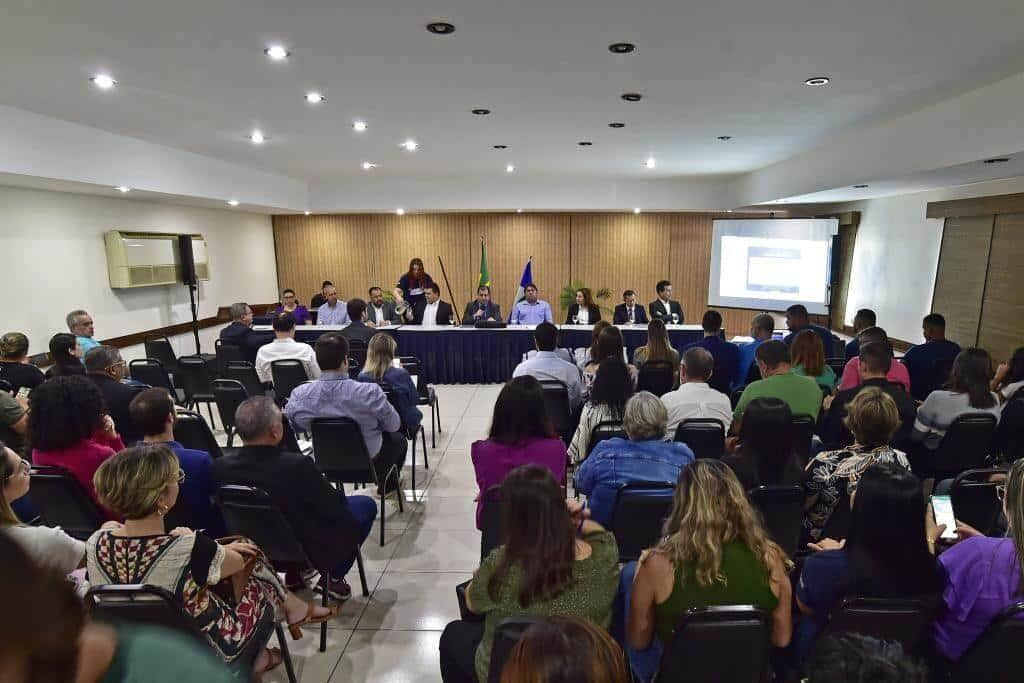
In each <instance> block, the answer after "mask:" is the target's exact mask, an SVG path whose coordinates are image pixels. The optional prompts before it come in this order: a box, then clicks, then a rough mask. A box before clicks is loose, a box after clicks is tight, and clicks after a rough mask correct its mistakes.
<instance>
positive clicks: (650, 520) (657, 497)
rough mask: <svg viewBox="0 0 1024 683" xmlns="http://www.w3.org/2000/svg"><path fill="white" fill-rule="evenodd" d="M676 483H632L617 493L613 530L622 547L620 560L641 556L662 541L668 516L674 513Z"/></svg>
mask: <svg viewBox="0 0 1024 683" xmlns="http://www.w3.org/2000/svg"><path fill="white" fill-rule="evenodd" d="M675 490H676V487H675V484H667V483H665V482H660V481H659V482H630V483H629V484H626V485H625V486H623V487H622V488H620V489H619V490H618V493H616V495H615V509H614V511H613V512H612V521H611V531H612V533H613V534H614V535H615V541H616V542H617V543H618V546H619V561H620V562H629V561H630V560H636V559H639V558H640V553H641V552H643V551H644V550H645V549H647V548H650V547H651V546H653V545H654V544H656V543H657V542H658V540H659V539H660V538H661V536H662V527H663V526H664V523H665V518H666V517H668V516H669V515H670V514H671V513H672V500H673V497H674V496H675Z"/></svg>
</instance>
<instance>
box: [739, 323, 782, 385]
mask: <svg viewBox="0 0 1024 683" xmlns="http://www.w3.org/2000/svg"><path fill="white" fill-rule="evenodd" d="M774 332H775V319H774V318H772V317H771V316H770V315H768V314H767V313H760V314H758V315H755V316H754V319H753V320H751V321H750V336H751V337H753V338H754V341H752V342H745V343H743V344H737V346H738V347H740V364H739V372H737V373H736V381H735V382H734V383H733V385H732V389H733V390H734V391H735V390H736V389H739V388H740V387H742V386H746V384H747V375H748V374H750V368H751V367H753V365H754V355H755V354H756V353H757V347H758V346H760V345H761V344H763V343H764V342H766V341H768V340H769V339H771V338H772V334H773V333H774Z"/></svg>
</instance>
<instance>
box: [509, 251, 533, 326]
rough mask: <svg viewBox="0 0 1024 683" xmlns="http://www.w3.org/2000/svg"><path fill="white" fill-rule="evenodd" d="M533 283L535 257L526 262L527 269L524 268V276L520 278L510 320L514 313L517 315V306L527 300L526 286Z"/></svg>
mask: <svg viewBox="0 0 1024 683" xmlns="http://www.w3.org/2000/svg"><path fill="white" fill-rule="evenodd" d="M531 282H533V257H532V256H531V257H530V259H529V260H528V261H527V262H526V267H525V268H523V276H522V277H521V278H519V289H517V290H516V300H515V301H513V302H512V310H511V311H510V312H509V316H508V319H509V320H512V313H515V310H516V306H517V305H518V304H519V302H520V301H524V300H525V299H526V285H528V284H530V283H531Z"/></svg>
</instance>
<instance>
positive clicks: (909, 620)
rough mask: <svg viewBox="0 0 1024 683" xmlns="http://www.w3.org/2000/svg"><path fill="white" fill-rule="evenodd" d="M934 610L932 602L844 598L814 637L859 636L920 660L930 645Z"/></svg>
mask: <svg viewBox="0 0 1024 683" xmlns="http://www.w3.org/2000/svg"><path fill="white" fill-rule="evenodd" d="M936 607H937V603H936V602H934V601H925V600H914V599H908V598H869V597H863V596H848V597H845V598H843V600H842V601H841V602H840V603H839V605H838V606H837V607H835V608H833V610H832V612H831V614H830V615H829V620H828V623H826V624H825V627H824V628H823V629H822V632H821V634H820V635H819V636H818V637H819V638H821V637H824V636H826V635H827V634H829V633H862V634H864V635H867V636H871V637H873V638H878V639H879V640H894V641H896V642H898V643H899V644H900V645H902V646H903V651H904V652H906V653H907V654H908V655H913V656H922V655H924V654H926V653H927V651H928V647H929V645H930V643H931V635H932V621H933V620H934V618H935V612H936Z"/></svg>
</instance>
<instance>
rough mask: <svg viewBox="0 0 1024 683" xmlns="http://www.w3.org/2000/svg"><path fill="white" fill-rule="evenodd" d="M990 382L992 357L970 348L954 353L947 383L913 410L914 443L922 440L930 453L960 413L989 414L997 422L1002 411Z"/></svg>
mask: <svg viewBox="0 0 1024 683" xmlns="http://www.w3.org/2000/svg"><path fill="white" fill-rule="evenodd" d="M991 382H992V357H991V356H990V355H988V351H986V350H985V349H979V348H976V347H973V348H968V349H964V350H963V351H961V352H960V353H958V354H957V356H956V359H955V360H954V361H953V369H952V370H951V371H950V373H949V382H948V383H947V384H946V386H945V387H944V388H942V389H936V390H935V391H933V392H932V393H930V394H928V398H926V399H925V401H924V403H922V404H921V407H919V408H918V409H917V419H915V420H914V434H913V438H914V441H923V442H924V445H925V447H926V448H928V449H930V450H934V449H936V448H938V447H939V444H940V443H941V442H942V437H944V436H945V435H946V430H947V429H949V426H950V425H951V424H953V421H954V420H955V419H956V418H958V417H960V416H961V415H963V414H964V413H979V412H985V413H991V414H992V415H994V416H995V418H996V419H997V420H998V419H999V416H1000V414H1001V412H1002V408H1001V406H1000V405H999V396H998V395H997V394H996V393H995V392H993V391H992V389H991ZM915 464H916V462H915Z"/></svg>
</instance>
